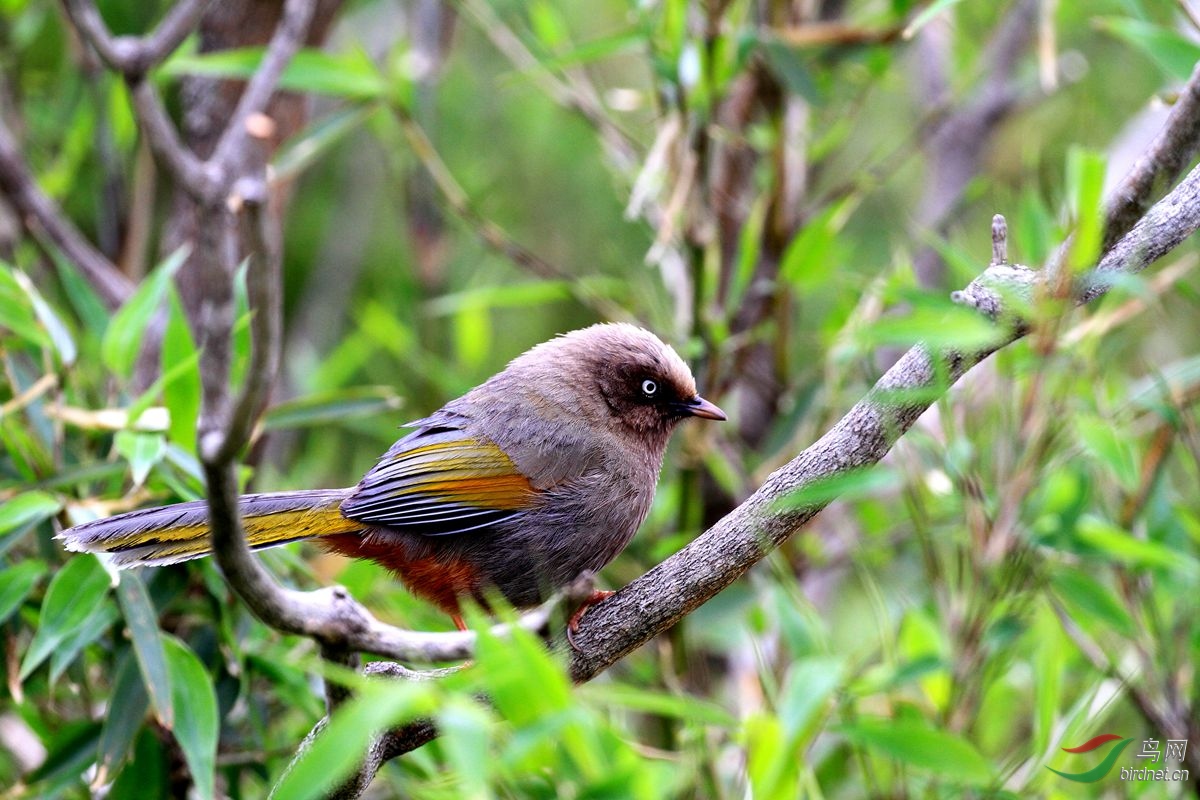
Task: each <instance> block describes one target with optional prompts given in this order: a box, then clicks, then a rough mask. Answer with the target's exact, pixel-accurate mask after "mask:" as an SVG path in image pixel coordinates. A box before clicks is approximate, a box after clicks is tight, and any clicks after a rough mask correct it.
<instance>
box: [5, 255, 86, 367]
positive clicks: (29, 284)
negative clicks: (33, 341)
mask: <svg viewBox="0 0 1200 800" xmlns="http://www.w3.org/2000/svg"><path fill="white" fill-rule="evenodd" d="M13 277H14V278H15V279H16V281H17V284H18V285H19V286H20V287H21V289H22V290H23V291H24V292H25V295H26V296H27V297H28V298H29V304H30V306H32V308H33V312H34V314H35V315H36V316H37V320H38V322H39V323H40V324H41V326H42V328H43V329H44V330H45V331H46V334H47V336H49V337H50V341H51V342H52V343H53V344H54V349H55V350H57V351H58V358H59V360H60V361H61V362H62V363H63V364H65V365H67V366H70V365H71V364H74V363H75V358H76V356H77V355H78V354H79V351H78V350H77V349H76V347H75V340H74V339H73V338H71V332H70V331H69V330H68V329H67V326H66V325H65V324H64V323H63V321H62V319H61V318H60V317H59V316H58V314H56V313H55V312H54V309H52V308H51V307H50V304H49V303H47V302H46V301H45V299H44V298H43V297H42V294H41V292H39V291H38V290H37V287H36V286H34V285H33V281H31V280H29V276H28V275H26V274H25V273H24V272H20V271H17V272H14V273H13Z"/></svg>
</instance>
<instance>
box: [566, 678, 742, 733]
mask: <svg viewBox="0 0 1200 800" xmlns="http://www.w3.org/2000/svg"><path fill="white" fill-rule="evenodd" d="M576 693H577V694H579V695H581V696H586V697H589V698H593V699H594V700H595V701H596V702H598V703H601V704H604V705H611V706H616V707H619V708H627V709H630V710H632V711H640V712H643V713H646V714H655V715H657V716H660V717H674V718H675V719H681V720H687V721H690V722H697V723H700V724H702V725H716V726H719V727H724V728H731V727H733V726H735V725H736V724H737V722H736V719H735V718H734V716H733V715H732V714H730V713H729V712H728V711H726V710H725V709H723V708H721V707H720V706H718V705H717V704H716V703H713V702H711V701H708V700H705V699H703V698H700V697H693V696H691V695H673V694H663V693H662V692H658V691H651V690H649V689H642V688H640V687H637V686H630V685H629V684H623V683H589V684H585V685H584V686H580V687H578V688H577V689H576Z"/></svg>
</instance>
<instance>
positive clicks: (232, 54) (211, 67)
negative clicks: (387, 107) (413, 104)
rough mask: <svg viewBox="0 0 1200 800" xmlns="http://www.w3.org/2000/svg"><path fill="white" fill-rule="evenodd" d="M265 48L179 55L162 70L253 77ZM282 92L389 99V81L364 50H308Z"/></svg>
mask: <svg viewBox="0 0 1200 800" xmlns="http://www.w3.org/2000/svg"><path fill="white" fill-rule="evenodd" d="M262 57H263V48H262V47H246V48H240V49H230V50H220V51H217V52H214V53H203V54H195V53H193V54H179V55H175V56H173V57H172V58H170V59H169V60H168V61H167V63H166V64H164V65H163V66H162V68H161V70H160V71H161V72H163V73H164V74H167V75H175V76H180V75H199V76H204V77H210V78H249V77H250V76H251V75H253V74H254V73H255V72H257V71H258V66H259V64H260V63H261V62H262ZM279 86H280V88H282V89H290V90H292V91H297V92H309V93H314V94H326V95H332V96H334V97H344V98H347V99H351V100H375V99H379V98H382V97H384V96H386V93H387V89H388V86H387V82H386V81H384V79H383V76H382V75H380V74H379V71H378V70H377V69H376V68H375V65H374V63H372V61H371V59H370V58H369V57H368V56H367V55H366V54H365V53H363V52H362V51H357V50H356V51H350V52H347V53H342V54H331V53H326V52H323V51H321V50H312V49H304V50H301V51H299V52H298V53H296V55H295V56H294V57H293V58H292V60H291V61H290V62H289V63H288V66H287V68H286V69H285V70H284V71H283V75H282V76H281V77H280V79H279Z"/></svg>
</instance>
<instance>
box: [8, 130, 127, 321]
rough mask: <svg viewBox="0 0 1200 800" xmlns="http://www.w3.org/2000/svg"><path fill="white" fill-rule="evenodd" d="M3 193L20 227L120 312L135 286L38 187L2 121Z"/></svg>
mask: <svg viewBox="0 0 1200 800" xmlns="http://www.w3.org/2000/svg"><path fill="white" fill-rule="evenodd" d="M0 192H3V193H4V195H5V196H6V197H8V199H9V201H10V202H11V203H12V204H13V207H14V208H16V210H17V215H18V216H19V217H20V219H21V224H22V225H24V226H25V229H26V230H27V231H28V232H29V235H30V236H32V237H34V239H36V240H37V241H38V242H39V243H40V244H41V245H42V246H43V247H54V248H57V249H59V250H61V251H62V253H63V255H65V256H66V257H67V258H68V259H70V260H71V261H72V262H73V263H74V264H75V265H76V266H78V267H79V271H80V272H82V273H83V275H84V277H85V278H87V280H88V283H90V284H91V285H92V287H93V288H95V290H96V293H97V294H99V295H100V299H101V300H103V301H104V304H105V305H106V306H108V308H109V309H115V308H118V307H119V306H120V305H121V304H122V303H124V302H125V300H126V299H127V298H128V297H129V295H131V294H132V293H133V283H132V282H131V281H130V280H129V279H128V278H127V277H125V275H123V274H122V273H121V272H120V270H118V269H117V267H116V265H115V264H113V263H112V262H111V261H109V260H108V258H107V257H106V256H105V255H104V254H103V253H101V252H100V251H99V250H97V249H96V248H95V247H94V246H93V245H92V243H91V242H89V241H88V240H87V239H86V238H84V236H83V234H82V233H80V232H79V230H78V229H77V228H76V227H75V226H74V225H72V224H71V222H70V220H68V219H67V217H66V216H65V215H64V214H63V213H62V209H60V208H59V207H58V206H57V205H56V204H55V203H54V201H53V200H51V199H50V198H49V197H47V196H46V194H45V193H44V192H42V190H41V189H40V188H39V187H38V185H37V181H36V180H34V177H33V174H32V173H31V172H30V171H29V167H28V165H27V164H26V163H25V159H24V158H23V157H22V156H21V149H20V147H19V146H18V145H17V142H16V139H15V138H14V137H13V135H12V132H11V131H10V130H9V129H8V126H7V125H5V124H4V120H3V119H0Z"/></svg>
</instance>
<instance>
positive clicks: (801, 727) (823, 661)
mask: <svg viewBox="0 0 1200 800" xmlns="http://www.w3.org/2000/svg"><path fill="white" fill-rule="evenodd" d="M843 672H844V669H843V664H842V661H841V659H838V658H805V659H801V660H799V661H796V662H794V663H793V664H792V665H791V666H790V667H789V668H788V671H787V677H785V678H784V683H783V692H782V693H781V694H780V696H779V702H778V703H777V706H778V714H779V719H780V721H781V722H782V723H783V728H784V730H785V731H786V732H787V736H788V741H789V743H790V746H791V749H792V750H793V751H794V750H795V749H796V747H797V746H798V742H799V741H802V740H803V738H804V737H805V736H806V734H807V733H808V732H809V731H810V730H811V729H812V728H813V727H814V726H815V724H816V723H817V722H818V720H819V719H820V716H819V715H820V712H821V711H822V710H824V708H825V705H826V703H827V702H828V700H829V698H830V697H831V696H832V695H833V693H834V691H836V690H837V688H838V686H840V685H841V683H842V676H843Z"/></svg>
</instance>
